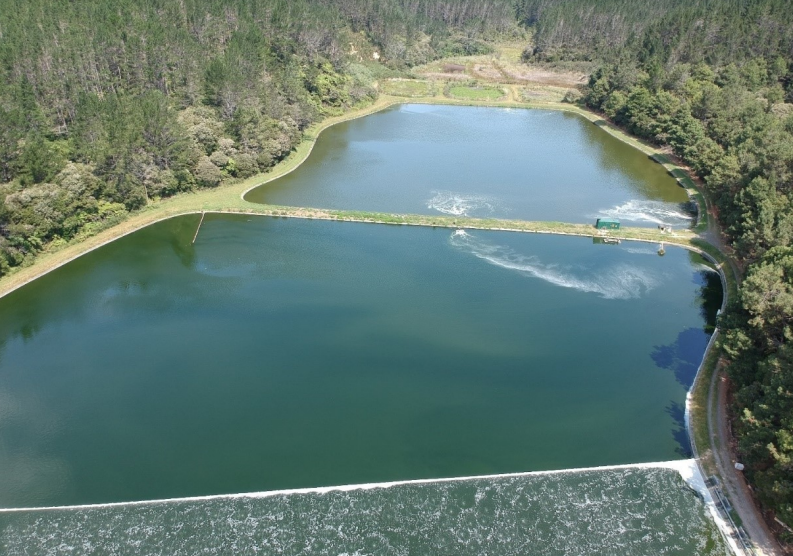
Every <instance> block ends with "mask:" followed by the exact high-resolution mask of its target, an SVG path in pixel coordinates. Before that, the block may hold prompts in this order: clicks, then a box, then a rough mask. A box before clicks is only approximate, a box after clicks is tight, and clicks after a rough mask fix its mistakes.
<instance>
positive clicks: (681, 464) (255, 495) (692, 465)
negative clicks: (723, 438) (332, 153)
mask: <svg viewBox="0 0 793 556" xmlns="http://www.w3.org/2000/svg"><path fill="white" fill-rule="evenodd" d="M620 469H671V470H674V471H677V472H678V473H680V475H681V476H682V477H683V479H684V480H686V482H687V483H689V485H691V486H692V488H694V484H698V483H692V482H690V481H693V480H694V479H693V477H694V476H695V473H694V471H693V470H692V469H696V470H697V471H696V472H697V473H698V468H697V466H696V460H693V459H688V460H672V461H654V462H645V463H626V464H619V465H601V466H596V467H574V468H569V469H552V470H547V471H522V472H517V473H498V474H494V475H468V476H463V477H442V478H435V479H408V480H402V481H386V482H381V483H361V484H352V485H337V486H324V487H307V488H292V489H282V490H267V491H262V492H243V493H238V494H210V495H207V496H185V497H178V498H161V499H157V500H138V501H132V502H105V503H100V504H75V505H73V506H40V507H29V508H0V513H19V512H36V511H53V510H87V509H95V508H96V509H98V508H123V507H134V506H148V505H156V504H170V503H174V502H204V501H209V500H236V499H260V498H271V497H274V496H284V495H290V494H326V493H329V492H352V491H361V490H374V489H385V488H392V487H395V486H402V485H424V484H442V483H455V482H466V481H480V480H488V479H513V478H520V477H537V476H543V475H561V474H573V473H582V472H598V471H614V470H620ZM687 477H689V478H687ZM700 478H701V475H700ZM701 483H702V485H703V487H704V484H705V483H704V480H702V481H701Z"/></svg>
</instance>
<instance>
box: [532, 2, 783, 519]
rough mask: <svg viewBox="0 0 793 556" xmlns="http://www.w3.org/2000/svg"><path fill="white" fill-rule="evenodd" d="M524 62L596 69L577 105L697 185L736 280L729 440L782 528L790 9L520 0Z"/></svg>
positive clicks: (728, 329) (726, 324)
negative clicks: (527, 45) (647, 145)
mask: <svg viewBox="0 0 793 556" xmlns="http://www.w3.org/2000/svg"><path fill="white" fill-rule="evenodd" d="M521 14H522V17H523V18H525V20H526V21H527V22H529V23H530V24H532V25H534V26H535V31H536V44H535V46H534V47H533V48H532V49H529V50H527V52H526V57H527V58H532V59H535V60H544V61H557V60H581V59H588V60H592V61H599V69H598V70H597V71H595V72H594V74H593V75H592V77H591V79H590V82H589V85H588V87H587V88H586V90H585V96H584V100H585V102H586V104H587V105H588V106H590V107H591V108H593V109H594V110H597V111H599V112H601V113H603V114H604V115H605V116H606V117H607V118H608V119H610V120H611V121H613V122H614V123H616V124H618V125H620V126H623V127H625V128H626V129H627V130H629V131H630V132H631V133H633V134H635V135H637V136H639V137H642V138H644V139H647V140H649V141H651V142H653V143H655V144H658V145H667V146H668V147H669V148H670V149H671V151H672V152H673V153H674V154H675V155H677V156H678V157H679V158H680V159H682V160H683V161H684V162H685V163H686V164H688V165H689V166H690V167H691V168H692V169H693V171H694V172H695V173H696V174H697V175H698V176H699V177H700V178H701V179H702V180H703V182H704V184H705V187H706V189H707V192H708V194H709V197H710V198H711V199H712V200H713V202H714V204H715V207H716V209H717V211H718V217H719V220H720V221H721V223H722V226H723V228H724V230H725V232H726V234H727V236H728V240H729V242H730V243H731V245H732V247H733V248H734V250H735V254H736V256H737V258H738V260H739V262H740V264H741V266H742V267H743V269H744V270H745V276H744V279H743V282H742V284H741V287H740V292H739V295H738V298H737V299H734V300H732V303H731V305H730V308H729V310H728V311H727V313H726V314H725V315H723V316H722V318H721V322H720V325H721V327H722V329H723V331H724V334H723V336H722V338H723V339H722V341H721V344H722V347H723V351H724V354H725V357H726V358H727V359H728V361H729V365H728V370H729V375H730V377H731V379H732V381H733V384H734V386H735V409H736V414H737V416H738V420H737V423H736V434H737V437H738V443H739V452H740V457H741V458H742V461H744V463H745V464H746V465H747V471H746V473H747V475H748V477H749V478H750V480H751V482H752V483H753V485H754V486H755V487H756V492H757V493H758V495H759V496H760V498H761V500H762V501H763V502H764V503H765V504H766V506H767V507H768V508H771V509H773V510H774V511H775V512H776V514H777V515H778V516H779V518H780V519H782V520H783V521H785V522H787V523H789V524H792V525H793V104H791V103H793V10H791V9H790V5H789V3H788V2H786V1H784V0H752V1H750V0H694V1H685V2H684V1H678V0H666V1H658V2H654V3H649V4H648V3H646V2H643V1H640V0H600V1H598V2H585V1H583V0H526V1H525V2H523V3H522V4H521Z"/></svg>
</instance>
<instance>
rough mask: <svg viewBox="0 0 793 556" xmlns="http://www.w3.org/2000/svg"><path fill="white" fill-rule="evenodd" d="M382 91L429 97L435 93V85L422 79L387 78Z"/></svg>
mask: <svg viewBox="0 0 793 556" xmlns="http://www.w3.org/2000/svg"><path fill="white" fill-rule="evenodd" d="M380 92H382V93H385V94H387V95H391V96H395V97H427V96H434V95H435V85H434V84H433V83H430V82H429V81H425V80H422V79H400V78H394V79H386V80H385V81H383V82H382V84H381V85H380Z"/></svg>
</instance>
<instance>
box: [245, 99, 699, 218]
mask: <svg viewBox="0 0 793 556" xmlns="http://www.w3.org/2000/svg"><path fill="white" fill-rule="evenodd" d="M245 198H246V199H247V200H249V201H254V202H259V203H269V204H275V205H289V206H306V207H318V208H327V209H344V210H364V211H376V212H391V213H413V214H450V215H457V216H476V217H493V218H513V219H521V220H556V221H561V222H576V223H594V221H595V219H596V218H598V217H611V218H618V219H621V220H622V221H623V222H624V223H625V224H628V225H631V226H650V227H655V226H657V225H659V224H666V225H670V226H673V227H686V226H689V225H690V224H691V222H692V214H691V205H690V204H689V202H688V201H689V199H688V196H687V194H686V191H685V190H684V189H683V188H681V187H680V186H679V185H678V184H677V181H676V180H675V179H674V178H672V177H671V176H669V175H668V174H667V172H666V170H665V169H664V168H663V167H662V166H661V165H660V164H656V163H654V162H652V161H651V160H649V159H648V157H647V156H646V155H645V154H643V153H641V152H640V151H638V150H636V149H634V148H633V147H631V146H629V145H626V144H625V143H623V142H622V141H620V140H619V139H616V138H615V137H612V136H611V135H609V134H608V133H606V132H605V131H604V130H602V129H600V128H599V127H598V126H597V125H595V124H593V123H591V122H590V121H588V120H586V119H585V118H582V117H581V116H577V115H574V114H568V113H564V112H555V111H547V110H525V109H499V108H482V107H466V106H434V105H420V104H409V105H403V106H399V107H396V108H391V109H387V110H384V111H383V112H379V113H377V114H373V115H371V116H367V117H365V118H361V119H358V120H353V121H349V122H345V123H340V124H337V125H334V126H332V127H330V128H329V129H327V130H325V131H323V132H322V134H321V135H320V136H319V139H318V140H317V143H316V145H315V146H314V150H313V151H312V153H311V155H310V156H309V157H308V159H307V160H306V161H305V162H304V163H303V164H302V165H300V166H299V167H298V168H297V169H296V170H295V171H294V172H292V173H290V174H287V175H286V176H283V177H281V178H279V179H277V180H275V181H273V182H270V183H267V184H265V185H263V186H261V187H258V188H256V189H254V190H252V191H250V192H249V193H248V194H247V195H246V196H245Z"/></svg>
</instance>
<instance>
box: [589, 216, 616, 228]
mask: <svg viewBox="0 0 793 556" xmlns="http://www.w3.org/2000/svg"><path fill="white" fill-rule="evenodd" d="M595 228H597V229H598V230H619V229H620V221H619V220H617V219H616V218H598V219H597V222H595Z"/></svg>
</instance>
